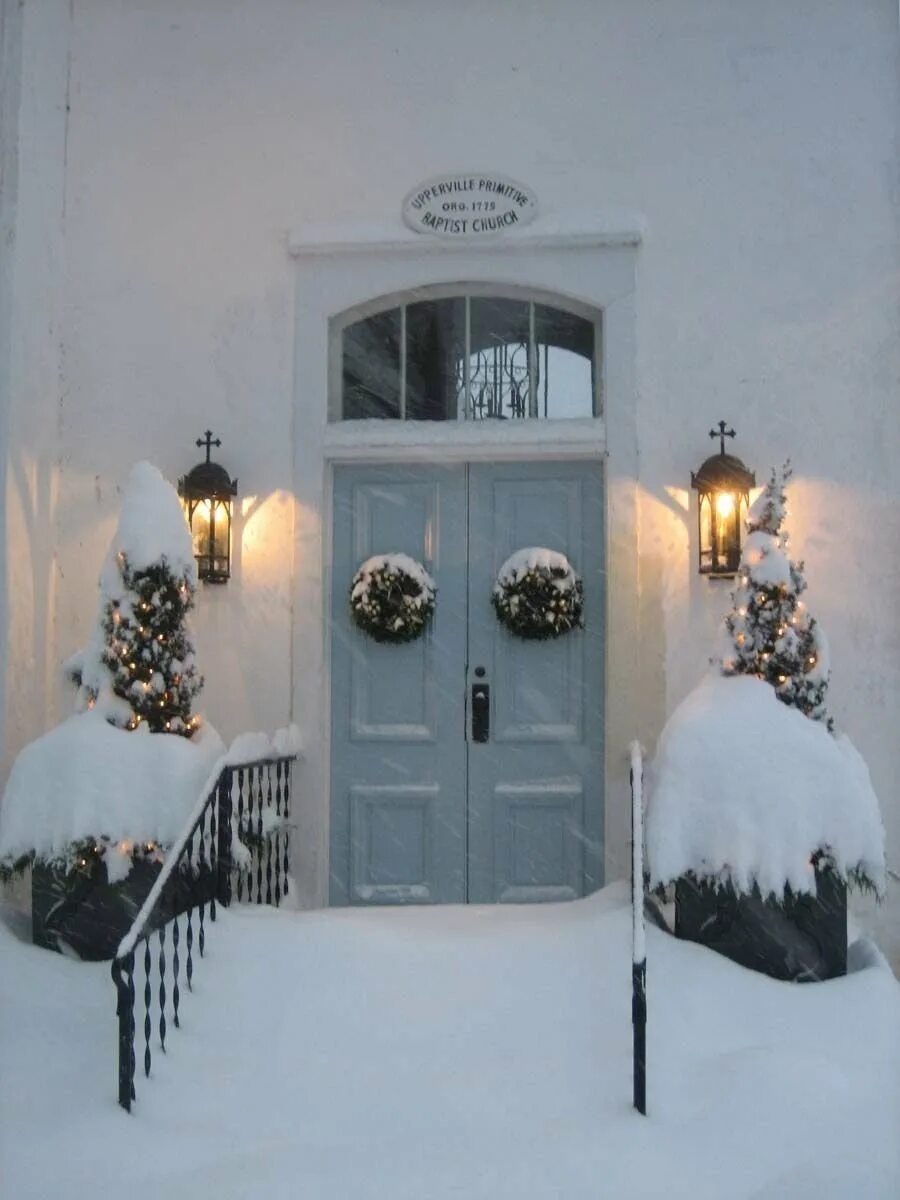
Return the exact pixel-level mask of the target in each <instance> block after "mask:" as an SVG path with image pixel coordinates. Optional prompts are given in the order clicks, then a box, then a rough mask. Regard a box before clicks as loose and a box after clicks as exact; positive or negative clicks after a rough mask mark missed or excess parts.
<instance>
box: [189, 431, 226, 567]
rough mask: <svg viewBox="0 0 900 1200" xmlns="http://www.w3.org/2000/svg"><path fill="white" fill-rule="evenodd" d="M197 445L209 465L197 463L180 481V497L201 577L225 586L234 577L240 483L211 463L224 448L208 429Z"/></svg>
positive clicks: (221, 468)
mask: <svg viewBox="0 0 900 1200" xmlns="http://www.w3.org/2000/svg"><path fill="white" fill-rule="evenodd" d="M197 445H198V446H200V447H201V448H205V450H206V462H202V463H197V465H196V466H195V467H192V468H191V470H190V471H188V473H187V475H183V476H182V477H181V479H179V481H178V495H179V496H180V497H181V499H182V500H183V501H184V512H185V516H186V517H187V522H188V525H189V526H190V529H191V537H192V538H193V540H194V558H195V559H196V560H197V574H198V575H199V577H200V578H201V579H205V580H206V582H207V583H225V582H226V581H227V580H228V578H229V576H230V575H231V513H232V502H233V500H234V497H235V496H236V495H237V480H236V479H234V480H232V479H231V478H230V476H229V474H228V472H227V471H226V470H225V468H224V467H222V466H220V465H219V464H218V463H214V462H211V461H210V457H209V455H210V450H211V449H212V447H213V446H221V445H222V442H221V440H220V439H219V438H215V439H213V435H212V430H210V429H207V431H206V434H205V435H204V437H202V438H197Z"/></svg>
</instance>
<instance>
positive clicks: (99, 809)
mask: <svg viewBox="0 0 900 1200" xmlns="http://www.w3.org/2000/svg"><path fill="white" fill-rule="evenodd" d="M224 752H225V747H224V746H223V744H222V739H221V738H220V737H219V735H218V734H217V733H216V731H215V730H214V729H213V728H212V726H211V725H209V724H206V723H204V724H203V725H202V726H201V727H200V729H199V730H198V731H197V733H196V734H195V735H194V736H193V738H190V739H188V738H182V737H171V736H168V735H165V734H151V733H148V732H144V731H142V730H135V731H133V732H131V731H127V730H123V729H117V728H116V727H115V726H113V725H110V724H109V723H108V721H107V720H106V718H105V717H104V716H103V715H101V713H99V712H97V711H95V710H94V711H91V712H87V713H81V714H79V715H78V716H75V717H70V718H69V719H68V720H67V721H64V722H63V723H62V725H59V726H57V728H56V729H52V730H51V731H50V732H49V733H47V734H45V735H44V736H43V737H40V738H38V739H37V741H35V742H32V743H31V744H30V745H29V746H26V747H25V749H24V750H23V751H22V752H21V754H20V755H19V756H18V758H17V759H16V761H15V764H14V766H13V769H12V773H11V774H10V777H9V782H8V783H7V785H6V792H5V794H4V796H3V804H2V806H0V860H2V859H5V858H11V859H17V858H19V857H21V856H22V855H25V854H28V853H31V852H32V851H33V852H34V853H35V855H36V857H38V858H41V859H46V860H57V859H65V857H66V856H67V854H68V853H69V847H70V846H72V845H73V844H77V843H78V842H81V841H84V840H85V839H90V838H101V837H105V838H108V839H109V840H110V841H112V842H119V841H128V842H138V843H140V842H155V843H156V844H157V845H161V846H166V845H167V844H168V843H169V842H171V841H173V840H174V839H175V837H176V836H177V835H178V834H179V833H180V832H181V830H182V827H183V826H184V823H185V820H186V819H187V817H188V815H189V814H190V812H191V810H192V809H193V807H194V805H195V803H196V801H197V798H198V796H199V794H200V792H201V790H202V788H203V786H204V784H205V783H206V780H207V778H208V777H209V775H210V772H211V770H212V768H213V766H214V765H215V763H216V761H217V760H218V759H219V758H220V757H221V756H222V755H223V754H224Z"/></svg>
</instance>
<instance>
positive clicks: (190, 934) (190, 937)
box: [184, 908, 194, 992]
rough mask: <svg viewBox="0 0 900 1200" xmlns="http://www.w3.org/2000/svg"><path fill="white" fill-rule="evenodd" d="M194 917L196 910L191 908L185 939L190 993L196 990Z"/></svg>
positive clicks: (186, 970) (185, 969)
mask: <svg viewBox="0 0 900 1200" xmlns="http://www.w3.org/2000/svg"><path fill="white" fill-rule="evenodd" d="M193 916H194V910H193V908H189V909H188V910H187V936H186V938H185V944H186V946H187V954H186V955H185V964H184V973H185V976H186V978H187V985H188V991H189V992H192V991H193V990H194V986H193V979H194V959H193V955H192V952H193V949H194V926H193V925H192V924H191V920H192V918H193Z"/></svg>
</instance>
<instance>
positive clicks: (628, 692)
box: [290, 223, 640, 907]
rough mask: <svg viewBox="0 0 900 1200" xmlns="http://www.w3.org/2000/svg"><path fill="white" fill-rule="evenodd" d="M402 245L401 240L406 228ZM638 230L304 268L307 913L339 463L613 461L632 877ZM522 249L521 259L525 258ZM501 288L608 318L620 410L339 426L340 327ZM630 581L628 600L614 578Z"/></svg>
mask: <svg viewBox="0 0 900 1200" xmlns="http://www.w3.org/2000/svg"><path fill="white" fill-rule="evenodd" d="M391 232H392V234H393V233H394V232H395V231H394V230H393V229H392V231H391ZM639 241H640V233H639V232H637V231H636V229H635V228H630V229H622V228H620V229H618V230H615V229H612V230H611V229H605V230H604V229H601V230H598V231H594V232H591V231H581V232H576V233H572V234H551V233H547V232H543V231H542V230H541V228H540V227H539V224H538V223H536V224H535V225H534V226H531V227H529V230H527V231H523V232H522V233H521V234H519V235H517V236H515V237H513V236H510V237H507V238H502V239H498V240H496V241H491V242H490V243H479V244H475V245H473V244H463V245H461V246H457V245H456V244H453V243H450V244H447V243H443V242H439V241H438V240H437V239H430V238H427V237H423V236H417V235H415V234H411V233H410V234H409V235H408V236H385V235H384V233H382V235H381V236H380V237H378V236H376V237H374V239H373V240H368V239H365V240H356V241H354V240H347V241H341V242H335V241H330V240H327V239H323V238H322V237H320V236H317V235H315V234H312V233H309V232H308V231H307V233H306V234H304V235H303V236H300V235H298V236H295V237H293V238H292V239H291V242H290V249H291V253H292V254H293V255H294V257H295V258H296V259H297V287H296V304H295V325H296V336H295V374H294V380H295V383H294V429H295V436H294V481H293V483H294V495H295V501H296V520H295V542H294V564H293V615H292V620H293V639H292V641H293V653H292V664H291V666H292V681H293V682H292V692H293V704H294V719H295V721H297V723H298V724H299V726H300V729H301V731H302V733H303V737H304V743H305V746H306V751H305V756H304V761H303V763H302V765H301V767H300V770H299V771H298V805H297V809H298V814H297V819H298V831H297V837H296V838H295V839H294V843H293V846H294V848H295V862H294V865H293V869H294V874H295V876H296V884H297V894H298V898H299V903H300V904H301V905H302V906H304V907H321V906H324V905H326V904H327V903H328V856H329V833H330V830H329V819H330V797H331V787H330V784H331V780H330V745H331V730H330V708H331V694H330V637H329V630H328V621H327V614H328V602H329V597H330V583H331V579H330V558H331V538H332V502H333V478H332V468H333V465H334V464H335V463H337V462H359V461H370V462H386V463H398V462H421V461H431V462H452V461H473V462H475V461H486V460H499V459H519V460H522V461H529V460H530V461H536V460H540V459H569V458H602V457H605V459H606V471H605V484H606V501H607V504H606V521H607V528H606V554H607V581H608V584H607V597H606V614H607V638H606V645H607V664H606V693H607V695H606V705H605V711H606V722H607V733H606V745H607V747H608V750H607V756H606V759H607V761H606V781H605V796H606V816H605V826H606V829H605V844H606V864H605V865H606V877H607V879H610V880H611V879H615V878H617V877H618V876H619V874H620V873H621V872H622V871H623V870H624V864H625V863H626V862H627V846H628V813H629V805H628V761H627V745H628V742H629V741H630V739H631V738H632V737H634V736H635V730H636V728H637V712H638V704H639V682H638V679H637V677H636V676H637V673H636V672H635V670H634V657H635V654H636V650H637V645H638V618H637V612H638V598H639V597H638V559H637V420H636V401H637V389H636V379H635V377H636V366H635V268H636V257H637V253H636V251H637V246H638V244H639ZM510 251H515V253H510ZM486 281H496V283H497V285H498V287H500V286H503V285H508V286H511V287H516V288H531V289H534V290H536V291H540V292H549V293H553V294H555V295H558V296H559V297H560V298H562V299H563V300H565V298H566V297H569V298H571V299H573V300H575V301H576V302H579V303H581V304H584V305H587V306H589V307H591V308H595V309H600V310H602V312H603V336H604V347H603V369H604V386H603V395H604V402H605V411H604V415H603V416H602V417H597V418H594V419H592V420H584V421H576V420H560V421H552V420H550V421H543V420H542V421H534V422H529V421H523V422H521V423H519V422H517V423H516V428H514V429H511V428H510V425H511V423H506V422H504V423H503V425H502V427H493V428H489V429H486V428H485V426H484V424H482V423H480V422H479V423H477V424H476V423H475V422H473V423H472V424H471V425H470V424H467V423H466V422H447V423H440V422H410V423H406V424H401V423H399V422H396V421H389V422H388V421H381V422H377V421H376V422H337V423H331V424H329V422H328V392H329V389H328V372H329V321H330V318H332V317H334V316H336V315H337V314H339V313H342V312H344V311H346V310H347V309H351V308H353V307H355V306H357V305H360V304H362V303H364V302H366V301H368V300H371V299H373V298H374V297H376V296H380V295H387V294H390V293H400V292H403V291H406V290H408V289H413V288H416V287H426V286H431V285H434V284H446V285H448V286H452V285H459V286H460V290H462V289H463V288H464V287H465V284H466V283H469V282H473V283H484V282H486ZM611 579H614V580H615V588H612V587H610V586H609V581H610V580H611Z"/></svg>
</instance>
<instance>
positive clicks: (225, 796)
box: [216, 767, 233, 908]
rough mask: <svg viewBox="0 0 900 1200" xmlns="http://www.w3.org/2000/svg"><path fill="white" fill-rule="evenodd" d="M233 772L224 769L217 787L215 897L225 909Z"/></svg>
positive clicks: (228, 894)
mask: <svg viewBox="0 0 900 1200" xmlns="http://www.w3.org/2000/svg"><path fill="white" fill-rule="evenodd" d="M232 775H233V772H232V770H231V768H230V767H226V768H225V770H224V771H223V772H222V776H221V779H220V781H219V787H218V810H219V811H218V818H219V828H218V843H219V844H218V847H217V853H216V860H217V863H216V866H217V871H218V879H217V881H216V897H217V899H218V901H219V903H220V904H221V905H222V906H223V907H225V908H227V907H228V906H229V904H230V903H231V780H232Z"/></svg>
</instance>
